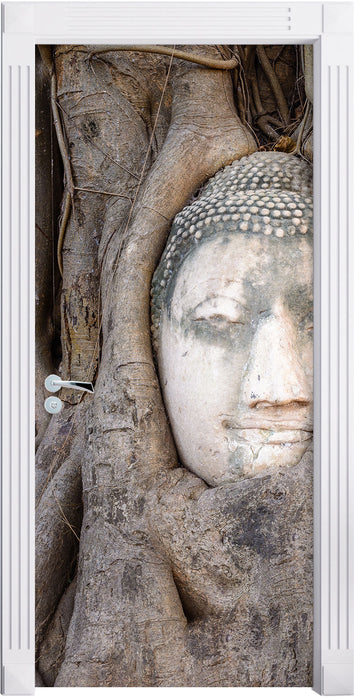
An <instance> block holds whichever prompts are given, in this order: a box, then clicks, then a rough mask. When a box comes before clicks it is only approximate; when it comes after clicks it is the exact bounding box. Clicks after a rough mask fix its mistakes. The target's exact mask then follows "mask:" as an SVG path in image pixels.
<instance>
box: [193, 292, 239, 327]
mask: <svg viewBox="0 0 354 700" xmlns="http://www.w3.org/2000/svg"><path fill="white" fill-rule="evenodd" d="M192 320H193V321H195V322H202V321H208V322H209V323H210V324H212V325H215V326H228V325H229V324H239V325H244V324H245V323H246V321H247V309H246V308H245V307H244V306H243V305H242V304H240V303H239V302H238V301H236V300H235V299H231V298H230V297H222V296H220V297H212V298H210V299H206V300H205V301H202V302H201V303H200V304H198V306H197V307H196V308H195V309H194V311H193V313H192Z"/></svg>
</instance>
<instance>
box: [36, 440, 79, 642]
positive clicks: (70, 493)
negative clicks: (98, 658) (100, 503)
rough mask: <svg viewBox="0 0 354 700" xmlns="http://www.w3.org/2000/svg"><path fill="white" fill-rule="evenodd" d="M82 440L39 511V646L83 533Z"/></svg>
mask: <svg viewBox="0 0 354 700" xmlns="http://www.w3.org/2000/svg"><path fill="white" fill-rule="evenodd" d="M81 444H82V443H81V440H80V443H79V444H76V446H75V448H74V449H72V451H71V456H70V458H69V459H67V460H66V462H64V464H63V465H62V466H61V468H60V469H59V471H58V472H57V473H56V474H55V476H54V478H53V479H52V481H51V482H50V484H48V486H47V489H46V491H45V494H44V496H43V497H42V499H41V502H40V504H39V507H38V509H37V514H36V640H37V648H38V644H40V643H41V641H42V639H43V636H44V634H45V632H46V629H47V626H48V623H49V622H50V620H51V617H52V615H53V614H54V611H55V609H56V606H57V603H58V601H59V600H60V597H61V596H62V593H63V591H64V589H65V588H66V586H67V583H68V581H69V577H70V575H71V573H72V567H73V564H74V562H75V559H76V555H77V549H78V544H77V539H78V534H79V533H80V525H81V517H82V502H81V490H82V486H81V473H80V460H81V449H80V448H81Z"/></svg>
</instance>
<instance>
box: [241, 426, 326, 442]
mask: <svg viewBox="0 0 354 700" xmlns="http://www.w3.org/2000/svg"><path fill="white" fill-rule="evenodd" d="M311 438H312V431H310V430H303V429H298V430H293V429H290V430H289V429H283V428H281V429H276V430H269V429H264V428H233V429H232V440H236V441H237V442H251V443H263V444H264V445H289V444H295V443H301V442H307V441H308V440H311Z"/></svg>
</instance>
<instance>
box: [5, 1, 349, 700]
mask: <svg viewBox="0 0 354 700" xmlns="http://www.w3.org/2000/svg"><path fill="white" fill-rule="evenodd" d="M2 18H3V26H2V117H3V119H2V202H3V205H2V263H1V276H2V282H1V285H2V286H1V289H2V307H1V315H2V318H1V323H2V345H1V357H2V359H1V362H2V387H1V420H2V443H1V449H2V496H1V498H2V522H1V573H2V587H1V591H2V592H1V596H2V598H1V603H2V611H3V614H2V620H1V664H2V666H1V670H2V673H1V690H2V692H3V693H4V694H7V695H14V694H33V693H34V394H35V385H34V308H35V304H34V252H35V251H34V241H35V233H34V182H35V178H34V138H35V127H34V93H35V85H34V78H35V76H34V49H35V45H36V44H37V43H38V44H59V43H60V44H62V43H71V44H75V43H81V44H82V43H83V44H99V43H104V44H113V45H116V44H129V43H131V44H139V43H141V44H154V43H164V44H175V43H177V44H188V43H193V44H196V43H217V44H237V43H240V44H250V43H257V44H259V43H263V44H272V43H279V44H286V43H288V44H290V43H291V44H303V43H313V45H314V84H315V93H314V134H315V143H314V199H315V207H314V212H315V215H314V224H315V271H314V277H315V282H314V284H315V343H314V353H315V355H314V369H315V372H314V379H315V381H314V387H315V389H314V418H315V424H314V545H315V553H314V685H313V687H314V690H316V691H317V692H318V693H320V694H323V695H341V694H352V693H354V216H353V202H354V176H353V172H354V145H353V142H354V139H353V135H354V126H353V125H354V107H353V82H354V78H353V44H354V41H353V4H352V2H343V3H342V2H339V3H338V2H326V3H322V2H297V1H296V0H295V1H293V0H291V1H290V2H289V3H284V2H262V3H259V2H258V3H257V2H252V1H251V2H244V3H239V2H234V1H230V0H227V1H226V2H208V1H207V2H206V1H205V0H204V1H203V2H202V3H201V2H198V1H196V2H179V3H175V2H159V1H158V2H143V3H139V2H135V0H131V1H130V2H111V3H107V2H80V3H77V2H65V3H53V2H42V3H39V2H38V3H36V2H34V3H31V2H29V3H21V2H12V3H4V4H3V6H2Z"/></svg>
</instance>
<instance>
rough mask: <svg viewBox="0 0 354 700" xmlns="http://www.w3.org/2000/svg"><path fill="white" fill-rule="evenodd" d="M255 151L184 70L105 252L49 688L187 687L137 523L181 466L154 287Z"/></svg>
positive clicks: (172, 620)
mask: <svg viewBox="0 0 354 700" xmlns="http://www.w3.org/2000/svg"><path fill="white" fill-rule="evenodd" d="M221 96H222V98H221ZM255 148H256V145H255V142H254V140H253V138H252V136H251V135H250V133H249V132H248V130H247V129H246V128H245V127H244V126H242V124H241V122H240V120H239V117H238V115H237V113H236V110H235V108H234V106H233V95H232V82H231V76H230V75H228V74H226V73H225V72H216V71H214V72H211V71H203V70H201V69H196V68H192V67H189V66H188V67H186V66H184V65H182V66H181V67H180V68H179V69H178V70H177V71H176V73H175V75H174V81H173V104H172V120H171V124H170V127H169V131H168V133H167V137H166V139H165V141H164V144H163V147H162V149H161V151H160V152H159V155H158V157H157V160H156V161H155V163H154V165H153V166H152V167H151V168H150V170H149V173H148V175H147V177H146V179H145V181H144V182H143V183H142V186H141V187H140V189H139V192H138V193H137V196H136V199H135V200H134V201H135V204H134V207H133V208H132V211H131V212H130V213H129V216H128V224H127V225H126V227H125V228H124V229H123V231H122V229H120V230H119V229H118V230H116V231H115V232H114V234H113V235H112V238H111V239H110V242H109V245H108V247H107V246H106V247H105V251H106V254H105V256H104V260H103V265H102V273H101V289H102V305H103V309H102V318H103V325H102V332H103V348H102V357H101V365H100V369H99V374H98V378H97V382H96V391H95V398H94V401H93V403H92V411H91V412H90V417H89V421H88V429H89V431H90V429H91V431H92V434H91V435H90V437H89V440H88V442H87V445H86V446H85V450H84V461H83V464H82V479H83V493H84V519H83V525H82V534H81V542H80V558H79V568H78V588H77V594H76V600H75V609H74V613H73V617H72V621H71V624H70V628H69V632H68V636H67V645H66V654H65V660H64V662H63V665H62V667H61V669H60V672H59V674H58V677H57V680H56V686H61V685H154V684H157V685H160V684H164V683H165V684H167V685H169V684H171V677H173V679H174V681H175V682H177V683H178V682H180V683H181V684H182V685H183V679H184V677H185V671H184V667H183V661H184V651H183V645H184V630H185V626H186V620H185V616H184V613H183V609H182V606H181V603H180V599H179V596H178V593H177V589H176V587H175V585H174V581H173V578H172V575H171V571H170V568H169V564H168V562H166V561H165V562H164V561H163V560H162V559H161V558H160V557H159V555H158V553H156V552H155V551H154V550H153V549H152V548H151V547H150V543H149V536H148V534H147V523H146V518H145V515H144V507H145V506H144V503H145V500H146V499H145V495H146V491H147V489H148V488H149V486H150V485H151V483H152V482H153V481H154V479H155V477H156V474H157V473H161V472H163V471H164V470H171V468H173V467H175V466H176V465H177V458H176V453H175V449H174V445H173V441H172V437H171V433H170V429H169V425H168V422H167V418H166V415H165V411H164V406H163V402H162V397H161V394H160V387H159V382H158V379H157V376H156V373H155V370H154V363H153V358H152V350H151V340H150V333H149V325H150V323H149V314H150V309H149V301H150V284H151V277H152V274H153V271H154V269H155V266H156V264H157V262H158V259H159V257H160V255H161V252H162V250H163V247H164V245H165V242H166V237H167V235H168V231H169V228H170V222H171V220H172V218H173V217H174V216H175V214H176V213H177V212H178V211H180V209H181V208H182V207H183V206H184V205H185V204H186V202H187V201H188V199H189V198H190V197H191V195H192V194H193V193H194V192H195V190H196V189H197V188H198V187H199V186H200V185H201V184H202V183H203V182H204V181H205V180H206V179H208V178H210V177H211V176H212V175H213V174H214V173H215V172H216V171H217V170H219V169H220V168H221V167H223V166H225V165H227V164H228V163H230V162H232V161H233V160H235V159H237V158H240V157H242V156H243V155H246V154H248V153H251V152H253V151H254V150H255ZM142 161H143V158H142ZM107 217H109V209H108V210H107ZM134 590H136V595H135V594H134V593H133V591H134ZM136 596H138V597H139V601H140V603H139V605H137V602H136V601H137V598H136ZM150 625H151V629H152V630H154V632H153V633H151V635H150V632H149V630H150ZM149 635H150V637H149ZM167 640H168V642H167ZM171 643H173V645H174V648H175V649H176V654H175V663H176V665H177V664H178V665H179V666H178V668H177V666H176V668H175V669H174V672H173V673H171V670H169V666H168V664H167V663H166V658H167V656H168V655H169V652H170V647H171ZM156 645H158V649H156V654H155V651H154V649H155V647H156ZM144 649H149V658H147V657H145V656H144ZM151 655H152V656H151ZM154 674H156V677H157V680H156V678H155V681H154ZM168 675H169V678H168V679H167V676H168ZM172 684H173V683H172Z"/></svg>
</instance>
